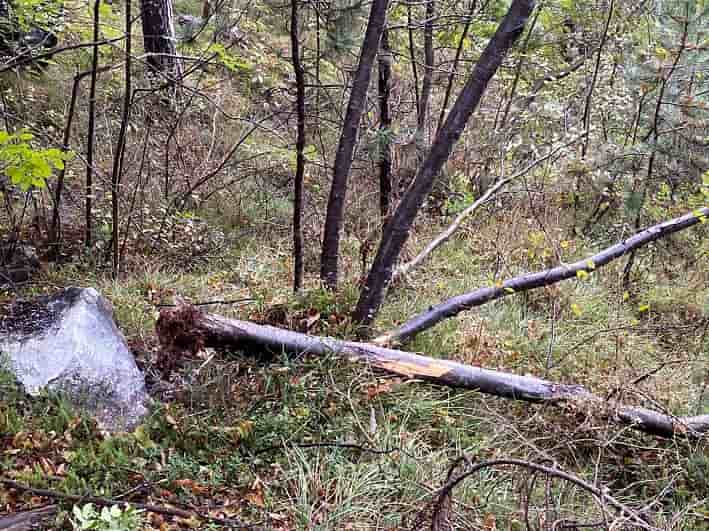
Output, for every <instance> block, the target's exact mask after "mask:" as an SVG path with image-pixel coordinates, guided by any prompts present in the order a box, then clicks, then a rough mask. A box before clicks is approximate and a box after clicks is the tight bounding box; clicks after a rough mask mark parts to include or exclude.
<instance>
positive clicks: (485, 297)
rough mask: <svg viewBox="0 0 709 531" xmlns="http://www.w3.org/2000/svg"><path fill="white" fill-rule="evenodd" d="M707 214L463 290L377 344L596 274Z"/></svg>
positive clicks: (705, 210)
mask: <svg viewBox="0 0 709 531" xmlns="http://www.w3.org/2000/svg"><path fill="white" fill-rule="evenodd" d="M708 217H709V207H703V208H698V209H696V210H694V211H693V212H690V213H689V214H686V215H684V216H682V217H679V218H675V219H671V220H669V221H664V222H662V223H660V224H658V225H653V226H652V227H650V228H648V229H645V230H643V231H641V232H638V233H637V234H635V235H633V236H631V237H630V238H628V239H627V240H624V241H622V242H619V243H616V244H615V245H613V246H611V247H608V248H607V249H604V250H603V251H601V252H600V253H597V254H594V255H593V256H589V257H588V258H584V259H583V260H579V261H578V262H574V263H573V264H568V265H560V266H557V267H553V268H551V269H546V270H544V271H538V272H536V273H527V274H525V275H521V276H519V277H515V278H512V279H510V280H506V281H504V282H501V283H499V284H497V285H495V286H490V287H488V288H480V289H477V290H475V291H471V292H469V293H464V294H463V295H458V296H456V297H452V298H450V299H448V300H445V301H443V302H441V303H440V304H437V305H436V306H432V307H430V308H429V309H428V310H426V311H425V312H423V313H421V314H419V315H417V316H415V317H413V318H412V319H409V320H408V321H406V322H405V323H404V324H403V325H401V326H400V327H399V328H397V329H396V330H394V331H392V332H389V333H387V334H385V335H383V336H380V337H378V338H377V339H375V340H374V343H376V344H378V345H390V344H393V343H401V342H404V341H406V340H408V339H411V338H412V337H414V336H415V335H416V334H419V333H420V332H423V331H424V330H428V329H429V328H431V327H433V326H435V325H436V324H438V323H440V322H441V321H443V320H444V319H448V318H450V317H455V316H456V315H458V314H459V313H461V312H464V311H466V310H470V309H471V308H475V307H476V306H482V305H483V304H486V303H488V302H491V301H494V300H496V299H500V298H502V297H505V296H507V295H512V294H514V293H520V292H523V291H529V290H532V289H535V288H541V287H544V286H549V285H551V284H556V283H557V282H560V281H562V280H566V279H569V278H574V277H576V276H577V275H580V274H590V273H593V272H594V271H595V270H596V269H598V268H599V267H602V266H604V265H606V264H608V263H609V262H612V261H613V260H615V259H617V258H620V257H621V256H623V255H625V254H627V253H629V252H631V251H634V250H635V249H638V248H640V247H643V246H645V245H647V244H649V243H652V242H654V241H656V240H659V239H661V238H664V237H666V236H669V235H670V234H674V233H675V232H679V231H681V230H684V229H687V228H689V227H692V226H693V225H696V224H697V223H703V222H705V221H706V219H707V218H708Z"/></svg>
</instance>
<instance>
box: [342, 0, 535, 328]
mask: <svg viewBox="0 0 709 531" xmlns="http://www.w3.org/2000/svg"><path fill="white" fill-rule="evenodd" d="M533 9H534V0H514V2H513V3H512V5H511V6H510V9H509V11H508V12H507V14H506V15H505V18H504V19H503V20H502V22H501V24H500V26H499V27H498V28H497V31H496V32H495V35H494V36H493V37H492V39H491V40H490V42H489V43H488V45H487V47H486V48H485V50H484V51H483V53H482V55H481V56H480V60H479V61H478V63H477V64H476V65H475V69H474V70H473V73H472V75H471V76H470V78H469V79H468V82H467V83H466V85H465V87H464V88H463V91H462V92H461V94H460V96H459V97H458V99H457V100H456V102H455V105H454V106H453V109H451V112H450V114H449V115H448V118H446V121H445V123H444V124H443V127H442V128H441V130H440V131H439V133H438V135H437V136H436V139H435V140H434V142H433V145H432V146H431V149H430V150H429V152H428V155H427V157H426V159H425V161H424V162H423V164H422V165H421V168H420V169H419V171H418V172H417V175H416V177H415V178H414V181H413V182H412V183H411V185H410V186H409V188H408V189H407V191H406V193H405V194H404V197H403V198H402V200H401V202H400V203H399V206H398V207H397V209H396V211H395V212H394V215H393V216H392V218H391V220H390V221H389V223H388V224H387V227H386V230H385V232H384V234H383V235H382V241H381V243H380V245H379V250H378V251H377V255H376V257H375V259H374V263H373V264H372V268H371V269H370V271H369V275H368V277H367V280H366V283H365V285H364V287H363V289H362V293H361V295H360V298H359V301H358V303H357V307H356V309H355V311H354V314H353V320H354V321H355V322H357V323H360V324H362V325H368V324H370V323H371V322H372V321H373V320H374V317H375V316H376V314H377V313H378V311H379V308H380V306H381V304H382V302H383V300H384V295H385V292H386V289H387V287H388V285H389V283H390V281H391V277H392V274H393V270H394V266H395V263H396V261H397V259H398V258H399V254H400V253H401V249H402V248H403V247H404V244H405V243H406V241H407V239H408V237H409V231H410V230H411V226H412V225H413V222H414V219H415V218H416V215H417V214H418V211H419V209H420V208H421V205H422V204H423V202H424V201H425V199H426V197H427V196H428V194H429V193H430V192H431V189H432V187H433V183H434V180H435V179H436V177H437V176H438V174H439V172H440V171H441V169H442V168H443V165H444V164H445V163H446V161H447V160H448V157H449V156H450V154H451V152H452V150H453V146H454V145H455V144H456V142H457V141H458V139H459V138H460V136H461V134H462V133H463V129H465V125H466V123H467V122H468V119H469V118H470V116H471V115H472V113H473V111H475V109H476V107H477V106H478V103H479V102H480V99H481V98H482V95H483V93H484V92H485V89H486V88H487V84H488V82H489V81H490V79H491V78H492V76H493V75H495V72H496V71H497V69H498V68H499V67H500V65H501V64H502V61H503V59H504V58H505V56H506V55H507V52H508V51H509V50H510V48H511V47H512V45H513V44H514V42H515V41H516V40H517V38H518V37H519V35H520V34H521V33H522V31H523V30H524V26H525V23H526V22H527V19H528V18H529V16H530V14H531V13H532V10H533Z"/></svg>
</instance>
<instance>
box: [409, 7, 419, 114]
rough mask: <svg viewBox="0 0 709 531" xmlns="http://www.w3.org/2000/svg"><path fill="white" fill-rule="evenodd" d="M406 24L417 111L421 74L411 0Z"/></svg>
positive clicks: (417, 110) (417, 109) (417, 108)
mask: <svg viewBox="0 0 709 531" xmlns="http://www.w3.org/2000/svg"><path fill="white" fill-rule="evenodd" d="M406 26H407V30H408V31H407V33H408V36H409V59H410V60H411V74H412V75H413V76H414V101H415V103H416V113H417V114H418V112H419V111H420V109H421V106H420V104H419V100H420V98H419V74H418V68H416V46H415V45H414V28H413V21H412V17H411V2H407V3H406ZM416 123H418V115H417V117H416Z"/></svg>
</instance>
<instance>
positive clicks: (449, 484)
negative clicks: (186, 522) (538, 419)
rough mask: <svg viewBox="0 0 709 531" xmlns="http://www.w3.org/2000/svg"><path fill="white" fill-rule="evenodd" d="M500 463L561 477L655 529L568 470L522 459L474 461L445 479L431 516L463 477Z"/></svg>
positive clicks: (434, 515) (630, 510)
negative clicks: (466, 468)
mask: <svg viewBox="0 0 709 531" xmlns="http://www.w3.org/2000/svg"><path fill="white" fill-rule="evenodd" d="M458 464H459V460H456V461H455V462H454V464H453V465H452V467H453V466H458ZM500 465H512V466H517V467H522V468H527V469H529V470H532V471H536V472H541V473H543V474H546V475H548V476H552V477H556V478H559V479H563V480H564V481H568V482H569V483H573V484H574V485H576V486H577V487H580V488H581V489H583V490H585V491H587V492H589V493H590V494H591V495H593V496H594V497H595V498H596V499H597V500H598V501H599V502H601V506H602V507H604V504H603V503H602V502H606V503H607V504H608V505H611V506H612V507H613V508H614V509H616V510H617V511H618V512H620V514H621V515H623V517H625V518H628V519H629V520H631V521H632V522H633V524H634V525H636V526H638V527H640V528H642V529H646V530H648V531H655V530H656V528H655V527H653V526H651V525H649V524H648V523H647V522H646V521H645V519H644V518H643V517H642V516H640V515H639V514H638V513H637V512H636V511H634V510H633V509H631V508H630V507H628V506H627V505H625V504H623V503H621V502H619V501H618V500H616V499H615V498H613V497H612V496H610V495H609V494H606V493H605V492H604V491H603V490H601V489H598V488H596V487H594V486H593V485H591V484H590V483H588V482H586V481H584V480H583V479H581V478H579V477H577V476H574V475H573V474H570V473H568V472H564V471H563V470H559V469H558V468H554V467H549V466H544V465H540V464H537V463H532V462H529V461H524V460H522V459H491V460H489V461H482V462H480V463H476V464H473V465H470V468H469V469H468V470H467V471H465V472H463V473H461V474H459V475H457V476H455V477H453V478H450V479H448V480H447V481H446V483H445V484H444V485H443V486H442V487H441V488H440V489H439V490H438V495H437V499H436V500H435V501H434V502H433V509H434V511H433V516H432V518H433V519H434V520H435V519H436V518H437V515H438V513H439V511H440V508H441V504H443V503H445V501H446V500H448V499H449V498H450V495H451V492H452V491H453V489H454V488H455V487H456V486H457V485H458V484H459V483H461V482H462V481H463V480H464V479H466V478H468V477H469V476H471V475H473V474H475V473H477V472H479V471H480V470H483V469H485V468H491V467H496V466H500Z"/></svg>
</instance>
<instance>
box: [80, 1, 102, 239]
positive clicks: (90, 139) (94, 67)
mask: <svg viewBox="0 0 709 531" xmlns="http://www.w3.org/2000/svg"><path fill="white" fill-rule="evenodd" d="M100 7H101V0H96V1H95V2H94V20H93V24H94V34H93V38H94V43H98V39H99V22H100V17H99V10H100ZM97 78H98V44H94V45H93V50H92V54H91V84H90V86H89V123H88V126H87V127H88V131H87V134H86V137H87V138H86V190H85V192H84V196H85V197H84V199H85V201H86V212H85V214H86V222H85V229H84V231H85V232H84V245H85V246H86V247H91V240H92V234H93V212H92V202H93V196H94V185H93V180H94V178H93V174H94V133H95V130H96V82H97Z"/></svg>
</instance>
